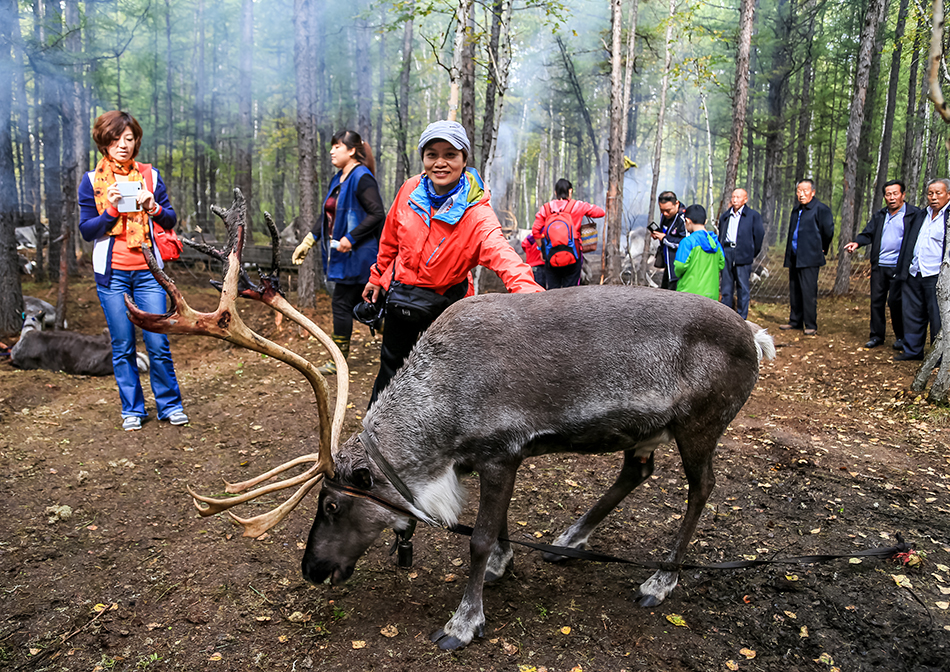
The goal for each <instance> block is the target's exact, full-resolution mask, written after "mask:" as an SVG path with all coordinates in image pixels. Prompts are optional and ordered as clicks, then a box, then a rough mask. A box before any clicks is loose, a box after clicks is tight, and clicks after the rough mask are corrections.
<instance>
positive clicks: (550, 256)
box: [541, 201, 581, 268]
mask: <svg viewBox="0 0 950 672" xmlns="http://www.w3.org/2000/svg"><path fill="white" fill-rule="evenodd" d="M572 203H573V201H568V202H567V205H565V206H564V207H563V208H561V209H560V210H555V209H554V208H553V207H551V206H550V205H549V206H548V208H549V209H550V211H551V212H550V214H548V216H547V219H546V220H545V222H544V228H543V229H542V230H541V235H542V236H544V241H543V242H544V246H543V249H542V250H541V251H542V252H543V253H544V260H545V261H546V262H547V263H548V265H549V266H554V267H555V268H561V267H563V266H570V265H571V264H574V263H577V261H578V260H579V259H580V258H581V257H580V254H578V252H577V243H576V242H575V241H574V222H573V221H572V220H571V215H570V211H571V204H572Z"/></svg>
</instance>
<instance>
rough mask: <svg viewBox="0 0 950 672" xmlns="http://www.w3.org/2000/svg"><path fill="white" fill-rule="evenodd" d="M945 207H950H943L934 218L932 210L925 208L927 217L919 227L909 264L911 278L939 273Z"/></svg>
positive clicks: (949, 204)
mask: <svg viewBox="0 0 950 672" xmlns="http://www.w3.org/2000/svg"><path fill="white" fill-rule="evenodd" d="M947 206H950V203H948V204H947V205H945V206H943V208H942V209H941V210H940V212H938V213H936V216H934V215H935V213H934V212H933V208H931V207H929V206H928V207H927V216H926V217H925V218H924V223H923V224H921V225H920V233H919V234H918V236H917V244H916V245H915V246H914V259H913V261H911V262H910V274H911V275H912V276H913V275H917V274H918V273H920V275H921V276H922V277H925V278H929V277H930V276H932V275H937V274H939V273H940V263H941V262H942V261H943V234H944V217H945V216H946V212H947Z"/></svg>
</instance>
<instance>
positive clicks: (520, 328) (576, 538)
mask: <svg viewBox="0 0 950 672" xmlns="http://www.w3.org/2000/svg"><path fill="white" fill-rule="evenodd" d="M234 210H235V208H234V207H232V211H231V212H229V213H228V215H227V219H226V221H229V228H230V227H231V226H236V227H237V228H238V229H240V228H241V225H240V224H235V220H236V219H237V218H236V217H233V216H232V214H233V211H234ZM238 238H239V236H238ZM229 249H230V252H229V257H228V258H229V266H228V269H227V276H226V277H227V280H226V281H225V284H224V293H223V294H222V305H223V308H219V312H218V313H216V314H215V315H218V316H220V317H211V318H195V319H193V320H190V321H189V320H188V319H180V318H179V317H177V315H182V316H184V315H185V313H186V312H187V311H185V310H184V308H183V304H182V303H181V300H180V297H178V296H177V295H176V290H174V287H170V288H169V291H170V292H171V293H172V296H173V298H174V299H175V302H176V305H177V306H178V312H177V313H175V315H176V316H174V317H169V316H165V317H163V318H161V319H158V320H156V319H155V318H148V319H151V320H152V322H150V325H151V327H152V328H155V327H164V328H167V329H175V330H178V331H188V332H202V333H208V334H211V335H216V336H219V337H222V338H227V339H228V340H233V341H234V342H239V343H241V341H238V340H235V339H234V338H233V336H232V334H231V333H230V331H231V330H234V331H239V330H242V329H244V327H243V326H241V327H238V326H237V325H239V324H240V323H239V321H238V319H237V316H236V315H234V314H233V310H232V308H233V301H234V299H233V295H234V292H235V289H234V288H235V286H236V281H237V280H236V279H237V272H236V271H235V270H234V269H235V266H237V265H238V264H237V262H239V254H238V251H239V250H240V245H239V244H237V245H236V246H235V245H232V246H231V247H230V248H229ZM245 293H246V294H248V295H250V294H252V293H248V292H245ZM258 294H260V292H258ZM258 298H260V297H258ZM278 309H280V308H278ZM130 310H131V307H130ZM222 311H223V312H222ZM225 314H226V315H227V319H225V317H224V316H225ZM145 319H147V316H143V315H142V314H140V313H138V314H137V313H135V312H134V311H133V321H144V320H145ZM295 319H299V318H295ZM186 322H188V325H187V326H186V325H185V323H186ZM225 322H228V323H229V324H224V323H225ZM199 324H202V325H204V326H203V327H201V328H199V327H198V326H197V325H199ZM219 330H223V331H219ZM261 340H262V339H260V337H256V336H255V337H254V338H251V339H247V340H245V341H244V342H243V343H241V344H249V346H250V347H255V349H258V348H260V347H262V346H261V345H260V341H261ZM328 340H329V339H327V341H328ZM321 341H322V342H324V344H325V345H327V347H330V345H329V343H328V342H327V341H324V340H323V339H321ZM513 343H517V344H522V345H523V347H522V348H521V349H520V350H519V351H517V352H516V351H513V350H512V344H513ZM268 347H269V346H268ZM774 354H775V350H774V346H773V344H772V339H771V337H770V336H768V334H766V333H765V331H764V330H761V329H759V328H758V327H756V326H755V325H750V324H747V323H745V322H743V320H742V319H741V318H739V317H738V316H737V315H736V314H735V312H733V311H731V310H729V309H727V308H726V307H725V306H722V305H720V304H719V303H717V302H714V301H710V300H709V299H706V298H703V297H697V296H691V295H688V294H681V293H675V292H669V291H663V290H655V289H649V288H628V287H579V288H574V289H562V290H557V291H553V292H545V293H541V294H531V295H527V294H513V295H506V294H489V295H483V296H478V297H473V298H470V299H466V300H463V301H460V302H459V303H457V304H455V305H454V306H452V307H451V308H449V309H448V310H447V311H446V312H445V314H444V315H443V316H442V317H440V318H439V319H438V320H437V321H436V322H435V323H434V324H433V325H432V326H431V327H430V328H429V329H428V331H427V332H426V333H425V334H424V335H423V336H422V338H421V339H420V340H419V343H418V344H417V346H416V347H415V349H414V350H413V351H412V354H411V355H410V356H409V358H408V359H407V361H406V363H405V365H404V367H403V368H402V369H401V370H400V371H399V373H398V374H397V375H396V376H395V378H393V380H392V381H391V383H390V384H389V386H388V387H387V388H386V389H385V390H384V391H383V392H382V394H381V395H380V396H379V398H378V400H377V402H376V404H375V405H374V406H373V407H372V408H371V409H370V411H369V412H368V413H367V414H366V417H365V419H364V421H363V427H364V431H363V432H362V433H360V434H355V435H353V436H351V437H350V438H349V439H348V440H347V441H346V442H345V443H344V444H343V445H342V446H340V447H339V449H337V448H336V447H335V446H336V435H334V437H333V442H332V445H333V446H334V450H333V461H332V462H331V461H330V459H329V457H328V456H327V454H326V453H325V449H326V447H327V446H329V445H331V444H330V442H328V437H327V436H326V432H325V431H322V430H323V428H324V427H325V426H326V424H327V418H326V415H325V414H322V415H321V419H320V427H321V439H320V440H321V443H320V456H316V455H309V456H306V457H304V458H298V460H297V461H294V462H290V463H287V464H285V465H282V466H281V467H278V468H276V469H274V470H272V471H271V472H268V473H267V474H265V475H263V476H262V477H259V478H258V479H254V481H251V482H248V483H245V484H239V485H237V486H232V487H231V488H230V489H231V490H232V491H238V490H241V489H243V488H245V487H249V485H250V484H257V483H260V482H261V481H262V480H263V479H264V478H265V477H270V476H272V475H274V474H275V473H279V472H281V471H283V470H284V469H286V468H289V467H290V466H292V465H293V464H295V463H299V462H300V461H305V460H309V461H314V462H316V463H317V464H316V465H315V466H314V467H313V468H311V470H310V471H308V472H306V474H304V475H302V476H298V477H296V478H295V479H288V480H287V481H284V482H283V483H279V484H275V485H274V486H270V487H267V486H265V487H262V488H259V489H258V490H256V491H252V492H250V493H248V494H247V495H244V496H243V497H238V498H234V499H230V500H214V499H210V498H206V497H200V496H197V495H196V496H195V498H196V500H198V501H196V505H197V506H199V511H200V512H201V513H202V515H210V514H212V513H216V512H218V511H222V510H224V509H225V508H227V507H228V506H230V505H232V504H233V503H237V502H241V501H247V499H249V498H251V497H252V496H254V495H255V494H258V493H263V492H270V491H272V490H274V489H276V488H277V487H286V486H287V485H294V484H300V483H303V484H304V486H307V485H310V486H311V487H312V484H313V482H315V480H316V479H319V475H317V472H319V471H320V470H323V471H325V472H326V474H327V478H326V480H324V483H323V487H322V488H321V492H320V497H319V510H318V513H317V515H316V519H315V520H314V523H313V527H312V529H311V531H310V535H309V538H308V541H307V549H306V551H305V553H304V557H303V561H302V570H303V575H304V577H305V578H306V579H307V580H309V581H311V582H313V583H315V584H319V583H322V582H323V581H325V580H326V579H328V578H329V579H330V581H331V583H334V584H338V583H342V582H344V581H346V579H347V578H349V576H350V575H351V574H352V572H353V569H354V566H355V564H356V561H357V560H358V559H359V558H360V556H361V555H362V554H363V553H364V552H365V551H366V549H367V548H368V547H369V546H370V544H371V543H372V542H373V540H374V539H375V538H376V537H377V536H378V535H379V533H380V532H381V531H382V530H383V529H385V528H387V527H390V528H393V529H394V530H396V531H397V533H399V534H401V535H405V534H408V533H411V532H410V531H411V529H412V527H413V526H414V524H415V519H419V520H422V521H425V522H427V523H431V524H435V525H444V526H451V525H453V524H455V523H456V521H457V520H458V517H459V514H460V512H461V510H462V507H463V505H464V503H465V492H464V489H463V487H462V485H461V483H460V481H459V476H460V475H462V474H465V473H469V472H472V471H476V472H478V475H479V478H480V496H479V508H478V515H477V520H476V523H475V528H474V532H473V534H472V538H471V542H470V550H471V568H470V574H469V580H468V585H467V586H466V588H465V592H464V595H463V597H462V601H461V604H460V605H459V607H458V609H457V610H456V611H455V613H454V615H453V616H452V617H451V619H449V621H448V622H447V623H446V624H445V625H444V626H443V627H442V628H441V629H439V630H438V631H436V632H435V633H434V634H433V635H432V640H433V641H434V642H436V643H437V644H438V645H439V647H441V648H442V649H457V648H460V647H463V646H465V645H467V644H468V643H469V642H471V641H472V639H473V638H474V637H476V636H480V635H481V634H482V631H483V628H484V624H485V616H484V614H483V609H482V589H483V585H484V583H485V582H486V581H494V580H497V579H499V578H501V577H502V576H503V575H504V573H505V572H506V571H507V569H508V568H509V567H510V565H511V563H512V558H513V553H512V550H511V548H510V545H509V542H508V541H507V540H506V539H507V532H508V525H507V520H506V518H507V511H508V505H509V502H510V499H511V495H512V491H513V489H514V484H515V474H516V472H517V470H518V466H519V465H520V464H521V462H522V461H523V460H524V459H525V458H526V457H532V456H535V455H542V454H547V453H557V452H566V451H572V452H581V453H591V454H599V453H607V452H615V451H623V453H624V458H623V466H622V467H621V470H620V474H619V476H618V477H617V480H616V482H615V483H614V484H613V485H612V486H611V487H610V489H609V490H608V491H607V492H606V493H605V494H604V495H603V496H602V497H601V498H600V500H599V501H597V503H595V504H594V506H593V507H592V508H591V509H590V511H588V512H587V513H586V514H584V515H583V516H582V517H581V518H580V519H579V520H578V521H577V522H575V523H574V524H573V525H572V526H570V527H569V528H568V529H567V530H566V531H565V532H563V533H562V534H561V536H560V537H558V539H557V540H556V542H555V544H557V545H560V546H567V547H571V548H580V547H583V546H585V545H586V543H587V540H588V538H589V537H590V535H591V533H592V532H593V531H594V529H595V528H596V527H597V525H598V524H599V523H600V522H601V521H602V520H603V518H604V517H605V516H606V515H607V514H608V513H609V512H610V511H612V510H613V509H614V508H615V507H616V506H617V505H618V504H619V503H620V502H621V501H622V500H623V499H624V497H626V496H627V494H629V493H630V492H631V491H632V490H633V489H634V488H635V487H636V486H637V485H639V484H640V483H642V482H643V481H644V480H646V479H647V478H649V477H650V475H651V474H652V473H653V465H654V457H653V456H654V451H655V450H656V449H657V448H658V447H659V446H660V445H661V444H664V443H666V442H669V441H671V440H675V441H676V444H677V447H678V448H679V452H680V456H681V457H682V462H683V468H684V470H685V472H686V478H687V481H688V484H689V494H688V505H687V510H686V515H685V517H684V519H683V523H682V526H681V527H680V530H679V533H678V534H677V536H676V538H675V540H674V541H673V547H672V550H671V551H670V553H669V555H668V556H667V561H668V562H669V568H667V569H662V570H660V571H657V572H656V573H655V574H654V575H653V576H652V577H650V578H649V579H648V580H647V581H646V582H644V583H643V584H642V585H641V586H640V588H639V590H638V592H637V594H636V595H635V599H638V600H639V601H640V604H641V605H643V606H654V605H657V604H659V603H660V602H662V601H663V600H664V599H665V598H666V596H667V595H668V594H669V593H670V591H672V590H673V588H674V587H675V586H676V584H677V581H678V571H677V567H678V566H679V565H680V564H681V563H682V561H683V557H684V555H685V553H686V549H687V546H688V544H689V541H690V539H691V538H692V536H693V532H694V531H695V529H696V525H697V523H698V521H699V516H700V514H701V513H702V511H703V507H704V506H705V504H706V501H707V499H708V498H709V495H710V493H711V492H712V489H713V486H714V485H715V476H714V474H713V466H712V459H713V453H714V451H715V449H716V445H717V442H718V441H719V438H720V437H721V436H722V433H723V431H724V430H725V429H726V427H727V426H728V424H729V423H730V422H731V421H732V419H733V418H734V417H735V416H736V414H737V413H738V412H739V409H741V408H742V406H743V404H744V403H745V401H746V399H747V398H748V396H749V394H750V393H751V391H752V388H753V386H754V385H755V382H756V380H757V377H758V368H759V361H760V359H761V358H762V356H763V355H765V356H769V357H774ZM340 359H342V358H340ZM283 361H287V362H288V363H291V364H293V365H294V366H298V368H300V370H301V371H304V372H310V371H311V370H313V367H312V366H310V365H309V364H308V363H303V364H299V363H295V362H296V360H295V359H294V358H292V357H284V358H283ZM338 366H339V362H338ZM308 376H309V373H308ZM338 378H340V379H342V380H345V379H346V373H345V372H343V371H342V369H341V374H340V375H339V376H338ZM321 388H322V386H321V385H320V384H314V389H315V390H317V391H318V396H319V390H320V389H321ZM320 406H321V408H325V407H326V403H322V404H321V405H320ZM337 408H338V409H339V408H340V399H339V398H338V399H337ZM338 420H339V418H335V420H334V423H335V426H337V425H336V423H337V421H338ZM304 486H302V487H301V490H303V487H304ZM298 494H299V492H298ZM300 496H302V495H300ZM199 501H200V503H199ZM291 506H292V504H290V503H285V504H283V505H281V507H279V511H280V513H279V514H274V515H270V514H265V516H259V517H258V518H257V519H251V520H250V521H241V520H240V519H236V520H238V521H239V522H242V524H245V535H250V536H257V535H259V534H261V532H263V530H264V529H266V527H267V526H270V525H272V524H274V523H276V521H277V520H279V519H280V518H281V517H282V516H283V515H286V512H287V511H288V510H289V507H291ZM546 559H548V560H558V559H562V558H561V556H557V555H553V556H552V555H549V556H547V557H546Z"/></svg>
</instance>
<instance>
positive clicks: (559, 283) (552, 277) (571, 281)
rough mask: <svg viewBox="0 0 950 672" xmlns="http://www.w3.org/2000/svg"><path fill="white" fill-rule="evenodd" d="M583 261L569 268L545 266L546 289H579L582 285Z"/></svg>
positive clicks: (576, 262) (569, 265)
mask: <svg viewBox="0 0 950 672" xmlns="http://www.w3.org/2000/svg"><path fill="white" fill-rule="evenodd" d="M583 264H584V261H583V259H582V260H580V261H575V262H574V263H573V264H568V265H567V266H551V265H549V264H545V265H544V280H545V282H547V287H546V288H545V289H561V288H562V287H577V285H579V284H581V267H582V266H583Z"/></svg>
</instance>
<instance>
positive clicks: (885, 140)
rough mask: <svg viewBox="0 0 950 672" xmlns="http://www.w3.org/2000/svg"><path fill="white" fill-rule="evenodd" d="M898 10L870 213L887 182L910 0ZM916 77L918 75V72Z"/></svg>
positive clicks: (882, 195)
mask: <svg viewBox="0 0 950 672" xmlns="http://www.w3.org/2000/svg"><path fill="white" fill-rule="evenodd" d="M900 3H901V4H900V8H899V9H898V11H897V27H896V28H895V29H894V51H893V53H892V54H891V74H890V77H889V78H888V82H887V105H886V106H885V110H884V130H883V132H882V134H881V147H880V150H879V151H878V160H877V177H876V179H875V180H874V193H873V195H872V199H871V207H870V211H871V212H870V213H869V214H871V213H873V212H874V211H875V210H877V209H878V208H879V207H880V206H881V201H882V199H883V197H884V183H885V182H887V175H888V162H889V159H890V156H891V138H892V136H893V132H894V112H895V111H896V109H897V86H898V84H899V83H900V72H901V51H902V48H903V46H904V45H903V42H904V39H903V38H904V26H905V25H906V23H907V7H908V5H909V1H908V0H900ZM914 74H915V77H916V73H914Z"/></svg>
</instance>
